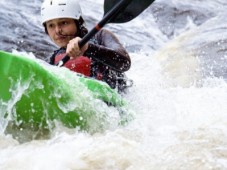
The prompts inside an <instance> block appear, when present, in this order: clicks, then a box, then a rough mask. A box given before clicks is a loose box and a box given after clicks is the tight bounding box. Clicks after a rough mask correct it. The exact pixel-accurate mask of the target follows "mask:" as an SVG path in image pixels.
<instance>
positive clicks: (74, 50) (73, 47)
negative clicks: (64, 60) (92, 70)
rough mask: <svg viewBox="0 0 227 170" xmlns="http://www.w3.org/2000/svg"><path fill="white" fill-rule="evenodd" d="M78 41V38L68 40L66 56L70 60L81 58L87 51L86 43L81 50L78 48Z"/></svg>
mask: <svg viewBox="0 0 227 170" xmlns="http://www.w3.org/2000/svg"><path fill="white" fill-rule="evenodd" d="M80 40H81V38H80V37H76V38H74V39H72V40H70V41H69V43H68V45H67V48H66V54H67V55H69V56H70V58H71V59H72V58H77V57H79V56H82V55H83V54H84V52H85V51H86V50H87V49H88V43H86V44H85V45H84V46H83V47H82V48H80V47H79V41H80Z"/></svg>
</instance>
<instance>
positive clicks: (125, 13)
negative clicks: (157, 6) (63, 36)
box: [57, 0, 154, 66]
mask: <svg viewBox="0 0 227 170" xmlns="http://www.w3.org/2000/svg"><path fill="white" fill-rule="evenodd" d="M152 2H154V0H121V1H119V0H105V2H104V17H103V18H102V20H101V21H100V22H99V23H98V24H97V25H96V26H95V27H94V28H93V29H92V30H91V31H90V32H89V33H88V34H86V35H85V36H84V37H83V38H82V39H81V41H79V44H78V45H79V47H80V48H81V47H83V46H84V45H85V44H86V43H87V42H88V41H89V40H90V39H91V38H92V37H93V36H94V35H95V34H96V33H97V32H98V31H99V30H100V29H102V28H103V27H104V26H105V25H106V24H107V23H124V22H128V21H130V20H132V19H133V18H135V17H136V16H138V15H139V14H140V13H141V12H142V11H144V10H145V9H146V8H147V7H148V6H149V5H150V4H151V3H152ZM112 6H114V7H113V8H112ZM69 59H70V57H69V56H68V55H66V56H65V57H64V58H63V59H62V60H61V61H60V62H59V63H57V66H63V65H64V64H65V63H66V62H67V61H68V60H69Z"/></svg>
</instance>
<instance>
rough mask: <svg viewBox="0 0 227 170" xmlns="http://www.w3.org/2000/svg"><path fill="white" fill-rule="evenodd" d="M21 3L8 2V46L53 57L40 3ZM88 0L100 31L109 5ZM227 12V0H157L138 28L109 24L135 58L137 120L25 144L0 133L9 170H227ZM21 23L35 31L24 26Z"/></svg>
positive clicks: (2, 162) (0, 150)
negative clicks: (103, 8)
mask: <svg viewBox="0 0 227 170" xmlns="http://www.w3.org/2000/svg"><path fill="white" fill-rule="evenodd" d="M13 2H14V0H10V1H4V0H3V1H1V2H0V4H1V5H2V9H1V12H0V13H1V15H0V19H1V20H2V21H3V20H4V24H3V25H4V27H5V29H3V28H4V27H3V26H0V29H1V30H4V31H5V32H4V35H0V38H1V39H2V40H3V41H0V43H2V44H1V49H2V50H7V51H12V49H16V50H17V51H25V52H27V53H29V52H32V53H33V54H35V56H36V57H37V58H43V59H44V60H45V59H46V56H47V55H48V54H49V53H50V51H51V50H52V49H54V46H53V45H52V44H51V42H50V40H49V39H48V38H47V37H46V36H45V33H44V32H42V27H41V26H40V25H38V24H39V19H37V16H38V14H39V13H38V11H39V8H38V6H39V5H40V3H41V0H27V1H26V2H23V3H21V2H20V3H19V5H15V4H14V3H13ZM81 3H82V10H83V11H85V12H84V13H85V17H87V19H88V21H90V22H89V24H88V27H89V28H91V27H92V25H93V24H94V23H95V22H97V21H98V18H101V17H102V7H101V6H102V3H103V1H101V0H99V1H97V2H94V1H92V0H85V1H83V2H81ZM9 6H10V7H11V10H10V9H9ZM226 7H227V2H226V0H213V1H208V0H200V1H198V0H193V1H189V0H185V1H180V0H169V1H168V2H166V1H164V0H157V1H156V2H155V3H154V4H152V5H151V7H150V8H149V9H147V10H146V11H145V13H143V14H142V15H140V16H139V17H138V18H136V19H135V20H133V21H131V22H129V23H125V24H109V25H108V26H107V27H106V28H108V29H110V30H112V31H113V32H115V34H116V35H117V36H118V37H120V38H121V41H122V43H123V45H124V46H126V48H127V49H128V51H129V53H130V56H131V58H132V67H131V69H130V70H129V71H128V72H127V76H128V77H129V78H131V79H133V81H134V85H133V87H132V88H130V89H129V91H128V93H127V94H125V95H124V98H125V99H126V100H127V101H128V102H129V104H130V105H131V107H132V109H133V110H134V111H135V112H136V117H135V119H134V120H133V121H132V122H131V123H130V124H129V125H127V126H126V127H119V128H116V129H111V130H106V131H105V132H103V133H96V134H89V133H84V132H78V131H77V130H76V129H71V130H69V129H66V128H64V127H58V128H57V129H55V130H54V131H53V132H52V134H51V136H50V137H49V138H48V139H43V140H42V139H40V140H31V141H27V142H24V143H20V142H19V141H18V140H16V139H14V138H13V137H12V136H11V135H10V134H4V133H1V134H0V169H1V170H36V169H43V170H49V169H54V170H107V169H108V170H176V169H177V170H191V169H198V170H207V169H218V170H219V169H220V170H224V169H227V154H226V153H227V105H226V102H227V83H226V79H227V76H226V75H227V45H226V42H227V38H226V37H227V31H226V29H227V25H226V23H227V22H226V18H227V13H226V10H225V9H226ZM26 9H28V11H31V13H29V14H26V13H25V12H24V11H25V10H26ZM7 11H8V12H7ZM14 14H15V19H13V20H12V21H10V22H9V21H8V20H7V19H9V18H8V17H9V16H11V15H14ZM19 14H20V15H21V16H23V17H24V18H25V20H22V18H23V17H22V18H21V17H20V15H19ZM93 16H96V17H93ZM7 21H8V22H7ZM22 21H23V24H24V27H26V28H30V26H35V27H34V28H35V31H34V32H32V31H30V29H27V30H26V29H22V24H21V22H22ZM25 21H26V22H25ZM10 23H12V25H13V23H18V25H16V26H15V25H13V26H12V25H10ZM10 26H11V27H10ZM12 27H14V28H16V27H17V29H16V30H17V31H18V32H17V31H15V30H13V29H10V28H12ZM38 30H39V31H38ZM6 33H8V36H7V34H6ZM25 34H31V35H34V36H31V37H30V38H29V40H27V37H25V38H23V35H25ZM6 40H12V41H6ZM23 42H24V43H23ZM32 44H35V45H32ZM39 44H42V45H40V46H39ZM49 46H50V47H49ZM36 47H37V48H38V49H39V50H40V51H41V50H44V49H46V50H45V51H42V52H40V51H39V52H36V51H35V49H36Z"/></svg>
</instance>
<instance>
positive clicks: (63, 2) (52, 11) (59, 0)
mask: <svg viewBox="0 0 227 170" xmlns="http://www.w3.org/2000/svg"><path fill="white" fill-rule="evenodd" d="M81 16H82V11H81V8H80V5H79V3H78V1H77V0H45V1H44V2H43V4H42V6H41V22H42V24H44V23H45V22H46V21H49V20H52V19H56V18H72V19H77V20H78V19H79V18H80V17H81Z"/></svg>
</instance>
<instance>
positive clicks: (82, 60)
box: [54, 53, 91, 77]
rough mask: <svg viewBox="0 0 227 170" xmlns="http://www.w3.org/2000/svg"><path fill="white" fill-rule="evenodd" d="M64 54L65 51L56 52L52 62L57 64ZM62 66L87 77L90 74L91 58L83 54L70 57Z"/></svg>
mask: <svg viewBox="0 0 227 170" xmlns="http://www.w3.org/2000/svg"><path fill="white" fill-rule="evenodd" d="M65 55H66V54H65V53H61V54H57V55H56V56H55V59H54V64H57V63H58V62H59V61H60V60H62V58H64V57H65ZM64 67H66V68H68V69H70V70H71V71H74V72H77V73H80V74H83V75H85V76H88V77H89V76H90V75H91V59H89V58H88V57H85V56H80V57H77V58H75V59H70V60H69V61H67V62H66V63H65V64H64Z"/></svg>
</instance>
